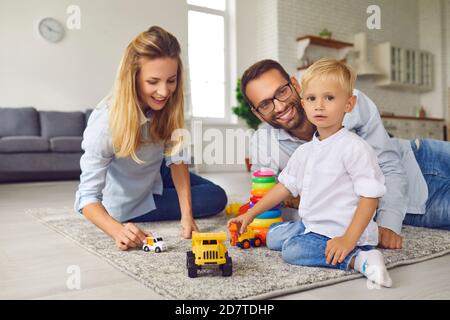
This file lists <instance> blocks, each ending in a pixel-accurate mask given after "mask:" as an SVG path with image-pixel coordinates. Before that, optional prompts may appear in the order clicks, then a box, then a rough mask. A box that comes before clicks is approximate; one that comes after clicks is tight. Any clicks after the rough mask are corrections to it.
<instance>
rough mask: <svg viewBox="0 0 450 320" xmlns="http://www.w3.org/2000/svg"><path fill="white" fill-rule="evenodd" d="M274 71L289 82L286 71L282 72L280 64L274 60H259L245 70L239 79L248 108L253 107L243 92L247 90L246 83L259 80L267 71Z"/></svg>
mask: <svg viewBox="0 0 450 320" xmlns="http://www.w3.org/2000/svg"><path fill="white" fill-rule="evenodd" d="M274 69H275V70H278V71H279V72H280V74H281V75H282V76H283V78H285V79H286V81H289V74H288V73H287V72H286V70H284V68H283V67H282V66H281V64H279V63H278V62H277V61H275V60H270V59H266V60H261V61H258V62H256V63H254V64H253V65H251V66H250V67H249V68H248V69H247V70H245V72H244V74H243V75H242V79H241V91H242V95H243V96H244V99H245V101H247V103H248V104H249V105H250V106H253V105H252V102H251V101H250V99H249V98H248V97H247V93H246V92H245V90H246V89H247V85H248V83H249V82H250V81H252V80H254V79H257V78H259V77H260V76H261V75H262V74H264V73H266V72H267V71H270V70H274Z"/></svg>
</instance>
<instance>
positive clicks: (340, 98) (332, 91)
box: [302, 76, 356, 139]
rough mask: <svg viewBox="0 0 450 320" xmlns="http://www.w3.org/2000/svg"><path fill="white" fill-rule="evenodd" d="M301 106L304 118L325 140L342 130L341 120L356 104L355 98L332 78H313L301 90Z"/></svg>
mask: <svg viewBox="0 0 450 320" xmlns="http://www.w3.org/2000/svg"><path fill="white" fill-rule="evenodd" d="M302 89H303V91H302V106H303V108H304V109H305V112H306V116H307V117H308V119H309V121H311V122H312V123H313V124H314V125H315V126H317V130H318V131H319V134H320V138H321V139H325V138H327V137H329V136H331V135H332V134H334V133H336V132H337V131H339V130H340V129H341V128H342V120H343V119H344V115H345V113H347V112H351V111H352V110H353V107H354V106H355V103H356V97H355V96H349V95H348V93H347V91H346V90H345V89H344V88H342V86H341V84H340V83H339V82H338V81H337V80H336V79H334V78H333V77H332V76H329V77H325V78H314V79H311V80H310V81H309V83H308V84H307V86H306V87H303V88H302Z"/></svg>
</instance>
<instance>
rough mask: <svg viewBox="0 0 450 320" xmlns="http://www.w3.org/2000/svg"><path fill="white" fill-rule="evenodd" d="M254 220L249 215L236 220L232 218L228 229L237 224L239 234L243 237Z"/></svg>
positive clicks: (242, 215) (246, 214)
mask: <svg viewBox="0 0 450 320" xmlns="http://www.w3.org/2000/svg"><path fill="white" fill-rule="evenodd" d="M252 221H253V218H251V216H250V215H249V214H248V212H247V213H244V214H241V215H240V216H237V217H236V218H232V219H230V220H228V223H227V225H228V227H229V226H230V224H231V223H236V224H237V228H238V233H239V234H240V235H241V234H243V233H244V232H245V231H246V230H247V226H248V225H249V224H250V223H252Z"/></svg>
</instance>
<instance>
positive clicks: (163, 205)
mask: <svg viewBox="0 0 450 320" xmlns="http://www.w3.org/2000/svg"><path fill="white" fill-rule="evenodd" d="M160 173H161V178H162V181H163V193H162V195H157V194H154V195H153V198H154V199H155V204H156V209H155V210H153V211H150V212H149V213H146V214H144V215H142V216H140V217H137V218H134V219H132V220H130V222H148V221H161V220H180V218H181V210H180V204H179V202H178V195H177V191H176V189H175V185H174V184H173V181H172V176H171V173H170V169H169V168H167V166H166V164H165V162H164V161H163V163H162V164H161V169H160ZM189 176H190V181H191V194H192V214H193V216H194V218H202V217H208V216H212V215H215V214H218V213H220V212H222V211H223V209H224V208H225V206H226V204H227V201H228V200H227V195H226V194H225V191H224V190H223V189H222V188H221V187H219V186H218V185H216V184H214V183H212V182H211V181H209V180H206V179H204V178H202V177H200V176H197V175H195V174H192V173H190V174H189Z"/></svg>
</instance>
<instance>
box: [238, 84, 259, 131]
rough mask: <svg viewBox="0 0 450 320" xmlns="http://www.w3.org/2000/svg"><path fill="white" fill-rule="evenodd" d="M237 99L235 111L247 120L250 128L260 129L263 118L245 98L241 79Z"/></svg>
mask: <svg viewBox="0 0 450 320" xmlns="http://www.w3.org/2000/svg"><path fill="white" fill-rule="evenodd" d="M236 100H237V102H238V105H237V106H235V107H233V108H232V109H233V113H234V114H235V115H237V116H238V117H239V118H241V119H243V120H245V123H246V124H247V126H248V127H249V128H252V129H254V130H256V129H258V126H259V124H260V123H261V120H259V119H258V117H256V116H255V115H254V114H253V112H252V110H251V108H250V106H249V104H248V103H247V101H245V99H244V95H243V94H242V91H241V79H238V81H237V86H236Z"/></svg>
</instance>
